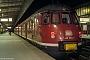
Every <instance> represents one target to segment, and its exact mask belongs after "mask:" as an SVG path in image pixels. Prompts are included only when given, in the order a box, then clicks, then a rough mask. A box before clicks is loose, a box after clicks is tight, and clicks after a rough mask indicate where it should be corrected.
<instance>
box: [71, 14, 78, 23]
mask: <svg viewBox="0 0 90 60" xmlns="http://www.w3.org/2000/svg"><path fill="white" fill-rule="evenodd" d="M72 21H73V23H74V24H79V21H78V16H77V15H76V13H72Z"/></svg>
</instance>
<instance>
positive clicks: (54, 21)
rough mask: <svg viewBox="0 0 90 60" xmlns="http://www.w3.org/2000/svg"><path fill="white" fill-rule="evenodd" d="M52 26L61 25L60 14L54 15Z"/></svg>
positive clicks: (55, 13)
mask: <svg viewBox="0 0 90 60" xmlns="http://www.w3.org/2000/svg"><path fill="white" fill-rule="evenodd" d="M51 23H52V24H59V23H60V14H59V13H58V12H53V13H52V22H51Z"/></svg>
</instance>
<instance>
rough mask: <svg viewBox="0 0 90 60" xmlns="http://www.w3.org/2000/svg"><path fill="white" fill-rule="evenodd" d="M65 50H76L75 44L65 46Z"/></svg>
mask: <svg viewBox="0 0 90 60" xmlns="http://www.w3.org/2000/svg"><path fill="white" fill-rule="evenodd" d="M65 50H77V44H65Z"/></svg>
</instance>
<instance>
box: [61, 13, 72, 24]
mask: <svg viewBox="0 0 90 60" xmlns="http://www.w3.org/2000/svg"><path fill="white" fill-rule="evenodd" d="M62 23H63V24H70V23H71V20H70V16H69V13H66V12H63V13H62Z"/></svg>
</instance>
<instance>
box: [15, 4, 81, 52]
mask: <svg viewBox="0 0 90 60" xmlns="http://www.w3.org/2000/svg"><path fill="white" fill-rule="evenodd" d="M14 32H15V33H16V34H18V35H20V36H22V37H24V38H26V39H28V40H30V41H31V42H33V43H34V44H35V45H37V46H39V47H44V48H45V49H46V50H48V51H49V52H58V53H65V52H72V51H78V50H79V51H80V48H81V45H82V41H81V38H80V37H79V36H80V34H81V29H80V24H79V19H78V17H77V14H76V12H74V11H72V10H70V8H68V7H67V6H64V5H61V6H57V5H48V6H46V7H44V8H42V9H40V10H38V11H37V12H35V13H34V14H33V15H31V16H30V17H28V18H27V19H26V20H25V21H24V22H22V23H21V24H20V25H18V26H17V27H16V28H15V29H14Z"/></svg>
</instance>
